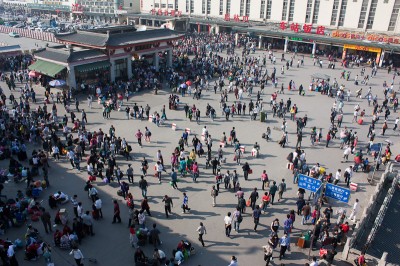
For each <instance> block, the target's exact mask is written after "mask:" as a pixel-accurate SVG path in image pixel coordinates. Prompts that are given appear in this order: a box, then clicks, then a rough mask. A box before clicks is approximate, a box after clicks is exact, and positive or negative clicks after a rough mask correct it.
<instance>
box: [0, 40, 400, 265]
mask: <svg viewBox="0 0 400 266" xmlns="http://www.w3.org/2000/svg"><path fill="white" fill-rule="evenodd" d="M3 35H4V34H3ZM3 35H1V36H3ZM21 39H23V38H20V40H21ZM237 52H240V51H237ZM261 54H263V52H261V51H257V52H256V56H257V55H261ZM277 55H278V56H277V58H280V55H281V51H279V52H278V53H277ZM289 56H290V55H287V56H286V58H289ZM278 61H279V60H278ZM296 62H297V58H296V59H295V61H294V66H295V65H296ZM336 66H337V67H336V69H335V70H332V69H327V65H326V60H325V64H324V68H323V69H320V68H319V67H314V66H313V65H312V60H311V59H310V56H309V55H308V56H305V66H303V67H300V68H296V67H294V68H291V69H290V70H289V71H286V73H285V75H280V67H281V62H277V64H276V66H275V67H276V69H277V75H278V78H279V82H283V83H284V84H285V88H286V87H287V84H288V82H289V81H290V80H294V81H295V82H296V86H297V87H298V86H299V85H300V84H303V86H304V88H305V89H306V90H307V91H306V94H305V96H304V97H303V96H299V95H298V91H287V90H286V89H285V94H283V95H279V96H278V101H279V100H280V99H283V100H284V101H285V102H286V100H287V99H288V98H291V99H292V104H296V105H297V106H298V108H299V113H298V116H301V117H303V116H304V115H305V114H307V115H308V117H309V122H308V123H307V128H306V129H305V130H304V132H305V133H306V135H305V136H304V138H303V147H302V148H303V149H304V150H305V151H306V153H307V161H308V163H309V164H311V165H313V164H315V163H317V162H319V163H320V164H321V165H322V166H324V167H325V168H326V169H327V172H328V173H329V172H332V173H335V172H336V171H337V169H338V168H341V169H342V170H343V171H344V169H345V168H347V167H348V166H349V165H351V163H341V158H342V153H343V151H342V150H340V149H339V141H338V140H332V142H331V144H330V147H329V148H325V145H324V143H321V144H318V145H315V146H311V143H310V140H309V132H310V129H311V127H313V126H316V127H318V128H323V136H324V137H323V138H325V136H326V133H327V130H328V127H329V115H330V108H331V107H332V104H333V102H334V99H332V98H328V97H327V96H324V95H320V94H319V93H315V92H311V91H308V85H309V83H310V81H311V77H310V75H311V74H313V73H324V74H327V75H330V76H331V78H332V79H333V78H334V77H336V78H337V79H338V81H339V83H342V84H344V85H346V88H350V89H351V91H352V94H353V95H354V94H355V91H356V90H358V89H359V88H361V87H363V88H364V91H366V90H367V88H368V87H367V86H360V85H359V86H357V87H356V86H354V85H353V84H354V80H353V78H354V76H355V75H356V74H357V73H358V74H359V72H360V69H351V71H352V78H351V79H350V80H349V81H343V80H339V77H340V72H341V71H342V68H341V67H340V64H339V63H337V64H336ZM267 67H268V69H269V72H271V71H272V68H273V67H272V66H271V65H270V64H269V63H268V65H267ZM370 72H371V70H370V68H367V72H366V73H367V74H370ZM391 79H392V76H391V75H388V74H387V72H386V71H385V70H379V71H378V74H377V76H376V77H374V78H372V79H371V81H370V84H369V85H368V86H371V87H372V90H373V93H374V94H378V97H379V98H380V102H381V101H382V95H383V94H382V83H383V81H384V80H386V81H387V82H388V83H390V81H391ZM396 84H398V83H397V82H396ZM1 87H2V88H6V85H5V84H1ZM35 89H36V91H37V94H38V96H37V98H38V104H43V92H44V90H43V88H39V87H36V88H35ZM258 90H259V88H256V89H255V90H254V91H255V92H257V91H258ZM396 90H398V85H396ZM5 91H6V92H7V94H8V93H9V91H8V89H5ZM265 91H266V94H265V95H263V96H262V98H263V102H264V108H265V109H266V110H267V111H268V120H267V123H261V122H260V121H259V120H257V121H250V118H249V116H248V115H246V116H235V117H234V118H233V119H230V120H229V121H226V120H225V118H224V117H222V116H221V111H220V109H219V108H218V107H219V103H218V101H219V95H218V94H217V95H214V92H213V91H209V92H203V93H202V98H201V99H200V100H199V101H197V100H193V99H192V98H191V97H183V98H181V103H182V105H184V104H185V103H187V104H189V105H193V104H195V105H196V106H198V107H200V109H201V112H202V116H203V117H202V119H201V122H200V124H196V123H195V122H189V121H188V120H187V119H185V114H184V112H183V110H182V108H180V110H179V111H173V110H167V117H168V120H167V121H166V124H165V125H163V126H161V127H159V128H157V127H156V126H155V125H154V124H153V123H150V122H148V121H138V120H126V118H125V112H123V111H121V112H112V113H111V119H109V120H104V119H103V118H102V114H101V112H102V111H101V106H100V105H97V103H94V104H93V109H91V110H89V109H88V108H87V107H86V100H85V99H86V97H85V96H82V98H81V100H82V101H83V102H82V103H81V106H80V107H81V108H85V110H86V111H87V114H88V122H89V123H88V125H87V128H88V129H89V130H92V131H93V130H98V129H99V128H101V129H103V131H105V132H108V129H109V127H110V126H111V125H114V127H115V128H116V135H117V136H121V137H125V138H126V139H127V140H128V142H130V143H131V144H132V147H133V157H134V160H133V161H130V162H129V163H132V164H133V167H134V169H135V184H134V185H133V186H131V189H130V192H132V194H133V196H134V199H135V205H136V206H138V204H140V200H141V193H140V190H139V188H138V187H137V181H138V180H139V176H138V173H139V165H140V160H141V158H142V157H143V156H145V157H146V158H147V160H149V163H150V165H151V167H150V171H149V172H150V173H152V172H153V171H152V166H153V164H154V163H155V160H156V152H157V150H159V149H160V150H161V151H162V154H163V155H164V158H165V163H166V165H169V155H170V154H171V152H172V151H173V149H174V148H175V147H176V146H177V143H178V140H179V138H180V136H181V135H182V133H183V129H184V128H190V129H191V133H192V134H191V136H190V139H191V138H192V136H193V135H194V134H196V135H198V136H199V135H201V129H202V128H203V127H204V126H207V128H208V130H209V133H210V134H211V135H212V136H213V140H214V144H213V151H214V152H215V151H216V150H217V145H218V143H219V139H220V138H221V136H222V132H226V133H227V134H229V132H230V130H231V129H232V127H235V128H236V131H237V137H238V139H239V140H240V142H241V143H242V145H244V146H245V147H246V153H245V154H244V158H243V159H242V163H244V162H246V161H247V162H249V164H250V166H251V168H252V169H253V172H254V173H253V174H252V175H250V178H249V180H248V181H245V180H244V178H243V171H242V169H241V166H237V165H236V163H235V162H234V161H233V148H232V147H227V148H225V149H224V152H225V157H226V158H227V162H226V164H224V165H223V166H222V172H223V173H225V172H226V170H230V171H232V170H234V169H236V170H237V171H238V173H239V180H240V184H241V186H242V188H243V190H244V191H245V198H247V197H248V196H249V195H250V192H251V190H252V189H253V188H254V187H257V188H258V189H259V191H260V194H261V193H262V191H261V181H260V175H261V173H262V170H266V171H267V173H268V175H269V177H270V179H271V180H276V181H277V182H279V181H280V180H281V179H282V178H285V179H286V180H287V186H288V187H287V192H286V193H285V194H284V200H282V201H280V202H276V204H274V205H273V206H270V207H269V210H268V212H267V214H265V215H262V217H261V219H260V225H259V228H258V231H257V232H254V231H253V219H252V218H251V215H250V210H248V211H247V213H246V214H245V215H244V219H243V222H242V224H241V228H240V231H239V232H238V233H237V232H235V231H232V235H231V238H227V237H226V236H225V234H224V222H223V219H224V216H225V215H226V213H227V212H228V211H230V212H233V211H234V209H235V207H236V205H237V199H236V198H235V196H234V194H233V192H231V191H227V190H225V189H224V188H223V186H221V187H222V189H221V190H220V194H219V196H218V198H217V206H216V207H212V200H211V197H210V190H211V186H212V185H213V184H214V183H215V182H214V180H215V179H214V176H213V175H212V170H211V169H208V170H206V169H204V164H205V159H204V158H200V159H199V160H198V161H199V163H200V165H201V167H200V177H199V179H198V183H196V184H194V183H193V182H192V180H191V178H190V177H185V178H181V181H180V182H179V183H178V186H179V190H174V189H172V187H171V186H170V185H169V184H168V182H169V180H170V178H169V177H168V176H167V175H165V174H163V182H162V184H158V182H157V179H156V178H154V177H153V176H152V175H148V176H147V177H146V179H147V181H148V182H149V184H150V186H149V189H148V196H149V201H150V208H151V212H152V215H153V216H152V217H146V225H147V227H149V228H150V227H151V225H152V224H153V223H156V224H157V226H158V228H159V229H160V231H161V240H162V241H163V244H162V246H161V247H160V249H162V250H163V251H165V253H166V254H167V256H168V257H171V255H172V254H171V252H172V249H175V248H176V245H177V243H178V242H179V241H180V240H181V239H187V240H189V241H191V242H192V243H193V245H194V247H195V248H196V250H197V252H196V254H195V255H194V256H192V257H191V258H190V259H189V260H188V261H187V262H185V263H184V264H185V265H203V266H205V265H207V266H219V265H228V264H229V260H230V257H231V256H232V255H235V256H236V257H237V258H238V263H239V265H264V261H263V251H262V248H261V247H262V246H263V245H265V244H267V241H268V237H269V235H270V229H269V226H270V224H271V222H272V220H273V219H275V218H279V220H280V221H281V224H283V221H284V219H285V217H286V214H287V213H288V212H289V211H290V210H292V209H293V210H296V206H295V202H296V192H297V188H298V187H297V184H293V178H292V175H291V172H290V171H289V170H287V169H286V157H287V155H288V154H289V153H290V152H291V151H293V148H294V146H295V145H296V135H295V131H296V125H295V123H294V122H292V121H289V122H288V132H289V145H288V146H287V147H285V148H280V147H279V145H278V144H277V141H278V140H279V138H280V136H281V132H280V131H279V130H272V141H270V142H266V141H265V140H264V139H262V138H261V134H262V133H263V132H265V130H266V128H267V126H269V127H271V129H272V128H274V127H278V128H280V125H281V120H280V119H275V118H272V113H271V108H270V107H269V104H268V102H269V99H270V94H271V93H272V92H274V89H273V88H272V87H271V85H270V84H268V85H267V86H266V90H265ZM169 93H170V92H169V91H168V90H163V91H161V92H159V94H158V95H154V94H153V93H149V92H145V93H138V94H135V95H134V96H133V97H132V98H131V99H130V100H129V103H128V104H129V105H133V103H137V104H138V105H143V106H144V105H146V104H147V103H149V105H150V106H151V108H152V109H151V111H152V112H153V111H160V110H161V108H162V106H163V105H167V104H168V96H169ZM14 94H16V95H19V93H16V92H14ZM255 95H256V93H254V94H253V96H252V99H253V100H255ZM228 100H229V103H233V101H234V96H233V94H229V99H228ZM249 100H250V98H249V97H247V96H246V98H245V99H244V101H245V102H246V104H248V102H249ZM207 103H209V104H210V105H212V106H213V107H214V108H215V109H216V110H217V118H216V120H215V121H211V120H210V119H209V118H205V117H204V114H205V107H206V105H207ZM357 103H359V104H360V106H361V108H362V109H364V108H365V109H366V114H367V115H366V118H365V124H364V125H362V126H360V125H358V124H355V123H351V119H352V114H353V106H354V105H355V104H357ZM33 106H34V107H36V105H34V104H33ZM57 108H58V112H59V116H63V115H64V113H65V112H64V108H63V107H62V105H57ZM371 113H372V109H371V108H369V107H368V104H367V102H366V101H365V100H361V99H355V98H354V97H352V98H351V101H350V102H349V103H347V102H345V106H344V114H345V116H344V119H343V121H344V122H343V126H347V127H348V128H350V129H353V130H355V131H357V132H358V136H359V147H365V145H366V143H367V142H366V141H367V138H366V135H367V131H368V126H369V124H370V122H371ZM395 116H396V115H395V114H393V112H392V115H391V116H390V119H389V129H388V131H387V135H385V136H384V137H381V136H379V131H380V128H381V122H382V120H383V118H382V119H381V120H380V122H379V123H378V126H377V128H378V129H377V130H376V131H377V137H376V142H383V141H384V140H385V139H390V140H391V141H393V142H394V143H397V141H398V135H399V134H398V132H393V131H392V130H391V128H392V127H393V122H394V118H395ZM77 117H78V118H80V115H79V114H78V116H77ZM287 119H288V120H289V117H287ZM171 123H176V124H177V127H178V130H177V131H173V130H172V129H171ZM145 126H147V127H148V128H149V129H150V131H151V132H152V142H151V143H149V144H148V143H144V146H143V148H140V147H139V146H138V145H137V143H136V140H135V137H134V134H135V132H136V131H137V129H141V130H142V131H143V130H144V127H145ZM256 141H257V142H258V143H259V144H260V146H261V155H260V157H259V158H253V157H251V155H250V150H251V147H252V145H253V144H254V143H255V142H256ZM35 148H37V149H38V148H40V147H38V146H37V147H35ZM190 148H192V147H190ZM392 151H393V155H394V156H395V155H396V154H398V153H399V146H398V145H394V146H393V147H392ZM393 158H394V157H393ZM117 163H118V166H120V167H121V169H123V170H124V171H125V169H126V168H127V164H128V162H126V161H125V160H123V159H122V158H120V157H118V161H117ZM7 164H8V161H2V162H1V165H2V167H7V166H6V165H7ZM50 165H51V168H50V183H51V187H50V188H49V189H48V190H46V191H45V192H44V193H43V194H42V196H41V199H43V200H44V201H43V205H44V206H45V207H48V205H47V200H46V199H47V198H48V196H49V194H50V193H54V192H56V191H57V190H62V191H63V192H65V193H67V194H68V195H74V194H77V195H78V198H79V200H81V201H82V202H83V206H84V209H86V210H88V209H90V208H91V207H90V206H91V201H90V200H89V199H88V197H87V195H86V192H85V191H84V189H83V188H84V183H85V181H86V180H87V174H86V172H84V171H82V172H78V171H77V170H76V169H75V170H72V169H71V166H70V164H69V161H68V160H66V159H65V158H64V159H62V160H61V161H60V162H54V161H51V162H50ZM82 165H84V163H82ZM167 171H168V172H170V167H169V166H168V169H167ZM343 181H344V180H341V183H340V185H342V186H343V185H344V183H343ZM353 181H354V182H356V183H358V187H359V189H358V191H357V192H352V194H351V198H350V203H349V204H344V203H341V202H337V201H335V200H330V203H331V204H332V206H333V208H334V210H337V209H338V208H339V207H342V208H346V209H347V210H348V212H350V206H352V204H353V203H354V202H355V199H356V198H358V199H359V200H360V202H361V207H362V208H363V207H364V206H365V205H366V203H367V201H368V199H369V195H370V194H371V193H372V192H373V190H374V187H373V186H371V185H370V184H369V183H368V181H367V175H366V174H364V173H360V172H359V173H355V175H354V180H353ZM95 184H96V187H97V188H98V190H99V193H100V197H101V198H102V200H103V204H104V208H103V213H104V215H105V217H104V219H103V220H100V221H95V225H94V231H95V234H96V235H95V236H93V237H86V238H85V239H84V240H83V241H82V245H81V246H80V248H81V250H82V252H83V254H84V255H85V257H92V258H96V259H97V260H98V265H132V264H133V254H134V249H133V248H132V247H131V246H130V244H129V230H128V228H127V223H128V210H127V208H126V207H125V206H124V203H123V202H122V201H121V198H120V197H118V196H117V190H118V185H117V184H115V183H114V184H111V185H105V184H103V183H101V182H99V181H98V182H95ZM24 188H25V185H24V184H14V183H8V184H6V185H5V190H4V193H5V194H7V195H8V196H9V197H14V196H15V195H16V191H17V190H18V189H24ZM183 192H186V193H187V195H188V196H189V205H190V207H191V209H192V211H191V213H190V214H182V213H181V211H182V210H181V209H180V205H181V204H182V193H183ZM165 194H168V195H169V196H170V197H172V199H173V201H174V207H173V209H172V212H173V215H172V216H171V217H170V218H169V219H166V218H165V215H164V206H163V203H162V202H161V200H162V198H163V195H165ZM306 197H308V193H307V194H306ZM114 198H117V199H118V200H120V206H121V217H122V219H123V221H122V224H111V220H112V212H113V210H112V199H114ZM65 207H66V208H67V209H68V211H69V214H70V217H72V216H73V212H72V205H71V204H67V205H65ZM360 213H362V211H360ZM51 214H52V218H54V216H55V212H54V211H52V212H51ZM334 217H335V219H336V217H337V216H336V215H335V216H334ZM296 218H297V219H296V222H295V224H294V227H295V229H293V234H292V238H291V242H292V249H291V252H288V253H287V255H286V257H285V259H284V260H282V261H278V259H277V257H276V256H277V255H278V253H277V252H274V257H275V259H274V261H273V263H272V265H275V264H276V265H280V263H284V264H285V265H304V263H305V262H307V261H308V260H307V256H308V249H300V248H298V247H296V246H295V243H296V242H297V238H298V236H299V235H300V234H301V233H302V232H305V231H307V230H312V227H311V226H309V225H307V226H302V225H301V224H300V219H301V217H300V216H298V217H296ZM200 222H203V223H204V225H205V226H206V228H207V234H206V235H205V236H204V240H205V244H206V247H205V248H202V247H201V245H200V244H199V242H198V240H197V233H196V228H197V227H198V225H199V223H200ZM28 223H31V222H30V221H29V222H28ZM33 225H34V226H35V227H37V228H38V229H39V231H40V232H41V234H42V235H43V237H44V239H45V240H46V241H47V242H49V243H52V236H51V235H47V234H45V232H44V228H43V225H42V224H41V223H40V222H36V223H33ZM25 230H26V227H25V226H24V227H22V228H19V229H17V228H12V229H10V230H9V231H8V232H7V234H6V235H5V236H3V238H9V239H11V240H14V239H16V238H21V237H23V235H24V233H25ZM282 233H283V232H282V230H280V233H279V236H281V235H282ZM152 249H153V247H152V246H151V245H149V244H147V245H146V246H145V247H144V252H145V253H146V255H147V256H150V257H151V254H152ZM23 253H24V252H23V251H22V250H21V251H18V260H19V261H20V262H22V265H30V264H32V265H34V264H43V260H42V259H41V260H40V262H29V263H28V262H26V261H23ZM317 254H318V251H313V252H312V255H317ZM53 259H54V261H55V264H56V265H74V261H73V258H72V257H71V256H69V255H68V252H67V251H64V250H60V249H58V248H54V249H53ZM337 259H338V260H339V259H340V254H338V255H337ZM85 264H86V265H90V263H89V262H87V263H85ZM335 265H345V264H344V262H337V263H335Z"/></svg>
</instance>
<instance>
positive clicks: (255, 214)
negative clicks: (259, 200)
mask: <svg viewBox="0 0 400 266" xmlns="http://www.w3.org/2000/svg"><path fill="white" fill-rule="evenodd" d="M252 216H253V220H254V232H257V226H258V223H259V222H260V217H261V210H260V206H258V205H257V206H256V208H255V210H253V214H252Z"/></svg>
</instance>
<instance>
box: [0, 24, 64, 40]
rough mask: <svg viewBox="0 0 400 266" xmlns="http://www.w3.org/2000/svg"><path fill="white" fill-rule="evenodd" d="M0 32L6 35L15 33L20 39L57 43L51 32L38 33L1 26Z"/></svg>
mask: <svg viewBox="0 0 400 266" xmlns="http://www.w3.org/2000/svg"><path fill="white" fill-rule="evenodd" d="M0 32H2V33H6V34H9V33H10V32H15V33H18V34H19V36H21V37H26V38H31V39H36V40H41V41H45V42H54V43H59V41H58V40H57V39H56V37H55V36H54V33H52V32H40V31H34V30H29V29H21V28H13V27H7V26H3V25H0Z"/></svg>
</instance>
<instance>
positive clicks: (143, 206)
mask: <svg viewBox="0 0 400 266" xmlns="http://www.w3.org/2000/svg"><path fill="white" fill-rule="evenodd" d="M140 207H141V209H142V210H144V211H146V213H147V215H148V216H151V213H150V206H149V201H148V199H147V197H144V198H143V199H142V202H141V203H140Z"/></svg>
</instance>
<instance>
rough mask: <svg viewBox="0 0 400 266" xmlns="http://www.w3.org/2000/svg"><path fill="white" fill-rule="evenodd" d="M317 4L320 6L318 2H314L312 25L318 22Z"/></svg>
mask: <svg viewBox="0 0 400 266" xmlns="http://www.w3.org/2000/svg"><path fill="white" fill-rule="evenodd" d="M319 4H320V0H315V3H314V13H313V17H312V24H317V22H318V14H319Z"/></svg>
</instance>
